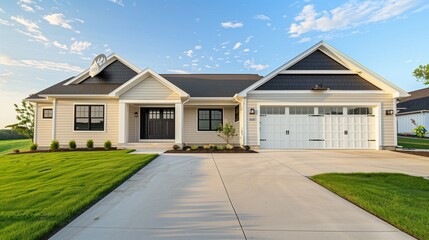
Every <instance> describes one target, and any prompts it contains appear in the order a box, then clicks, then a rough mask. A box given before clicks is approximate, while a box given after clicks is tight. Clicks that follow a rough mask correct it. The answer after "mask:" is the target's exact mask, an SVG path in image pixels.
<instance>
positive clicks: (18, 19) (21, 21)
mask: <svg viewBox="0 0 429 240" xmlns="http://www.w3.org/2000/svg"><path fill="white" fill-rule="evenodd" d="M10 19H12V20H14V21H15V22H17V23H19V24H21V25H23V26H24V27H25V28H26V29H27V31H29V32H33V33H40V31H39V26H38V25H37V24H36V23H34V22H32V21H30V20H28V19H25V18H23V17H21V16H12V17H10Z"/></svg>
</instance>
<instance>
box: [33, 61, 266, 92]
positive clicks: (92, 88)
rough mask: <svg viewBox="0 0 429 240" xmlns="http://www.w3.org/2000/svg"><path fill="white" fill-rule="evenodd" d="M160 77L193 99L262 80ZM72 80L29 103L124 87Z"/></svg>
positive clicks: (226, 76)
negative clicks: (77, 82)
mask: <svg viewBox="0 0 429 240" xmlns="http://www.w3.org/2000/svg"><path fill="white" fill-rule="evenodd" d="M106 69H107V67H106V68H105V70H106ZM161 76H162V77H164V78H165V79H167V80H168V81H170V82H171V83H173V84H174V85H176V86H177V87H178V88H180V89H182V90H183V91H185V92H186V93H188V94H189V95H191V97H233V96H234V94H236V93H239V92H240V91H242V90H244V89H245V88H247V87H248V86H250V85H252V84H253V83H254V82H256V81H258V80H259V79H261V78H262V77H261V76H259V75H257V74H161ZM95 78H97V76H96V77H95ZM95 78H92V79H95ZM70 79H71V78H69V79H66V80H64V81H62V82H59V83H57V84H55V85H53V86H51V87H48V88H46V89H45V90H42V91H40V92H38V93H37V94H34V95H31V96H30V97H28V98H27V99H39V98H40V95H56V94H63V95H67V94H70V95H71V94H77V95H79V94H86V95H87V94H94V95H95V94H109V93H111V92H112V91H113V90H115V89H116V88H118V87H120V86H121V85H122V83H116V82H117V81H107V82H115V83H101V82H100V80H92V79H91V82H93V81H94V82H93V83H88V82H87V81H88V80H86V81H85V82H83V83H81V84H70V85H64V83H66V82H67V81H69V80H70ZM128 80H129V79H128ZM128 80H127V81H128Z"/></svg>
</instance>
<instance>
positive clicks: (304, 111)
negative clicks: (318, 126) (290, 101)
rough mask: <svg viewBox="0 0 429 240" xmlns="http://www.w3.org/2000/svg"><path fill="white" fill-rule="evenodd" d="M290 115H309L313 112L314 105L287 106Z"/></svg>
mask: <svg viewBox="0 0 429 240" xmlns="http://www.w3.org/2000/svg"><path fill="white" fill-rule="evenodd" d="M289 114H290V115H309V114H314V107H289Z"/></svg>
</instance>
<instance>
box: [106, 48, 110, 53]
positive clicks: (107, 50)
mask: <svg viewBox="0 0 429 240" xmlns="http://www.w3.org/2000/svg"><path fill="white" fill-rule="evenodd" d="M104 51H105V52H106V53H110V52H112V49H110V48H108V49H106V50H104Z"/></svg>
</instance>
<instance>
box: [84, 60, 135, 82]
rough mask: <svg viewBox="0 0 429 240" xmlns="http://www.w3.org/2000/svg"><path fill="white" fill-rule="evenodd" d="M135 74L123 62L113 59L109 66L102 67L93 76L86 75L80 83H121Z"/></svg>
mask: <svg viewBox="0 0 429 240" xmlns="http://www.w3.org/2000/svg"><path fill="white" fill-rule="evenodd" d="M136 75H137V72H135V71H134V70H132V69H131V68H129V67H127V66H126V65H125V64H123V63H121V62H120V61H118V60H115V61H114V62H112V63H111V64H109V66H107V67H106V68H104V69H103V70H102V71H101V72H100V73H99V74H97V75H96V76H95V77H88V78H87V79H85V80H83V81H82V83H81V84H89V83H109V84H123V83H125V82H126V81H128V80H130V79H131V78H133V77H134V76H136Z"/></svg>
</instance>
